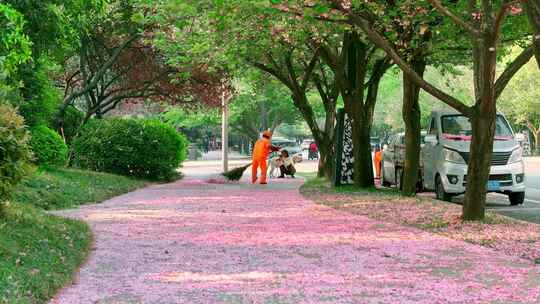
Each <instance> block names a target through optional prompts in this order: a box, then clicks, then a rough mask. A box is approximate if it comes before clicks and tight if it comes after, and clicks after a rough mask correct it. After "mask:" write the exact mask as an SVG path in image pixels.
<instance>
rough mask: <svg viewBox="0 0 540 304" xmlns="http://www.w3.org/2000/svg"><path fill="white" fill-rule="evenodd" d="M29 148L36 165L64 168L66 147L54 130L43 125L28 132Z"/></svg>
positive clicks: (66, 153) (66, 155) (66, 154)
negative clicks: (29, 133)
mask: <svg viewBox="0 0 540 304" xmlns="http://www.w3.org/2000/svg"><path fill="white" fill-rule="evenodd" d="M30 132H31V134H32V139H30V146H31V147H32V151H33V152H34V156H35V162H36V164H38V165H51V166H64V165H65V164H66V163H67V159H68V147H67V146H66V144H65V143H64V140H63V139H62V137H60V135H59V134H58V133H56V132H55V131H54V130H52V129H49V128H48V127H46V126H44V125H40V126H37V127H33V128H32V129H31V130H30Z"/></svg>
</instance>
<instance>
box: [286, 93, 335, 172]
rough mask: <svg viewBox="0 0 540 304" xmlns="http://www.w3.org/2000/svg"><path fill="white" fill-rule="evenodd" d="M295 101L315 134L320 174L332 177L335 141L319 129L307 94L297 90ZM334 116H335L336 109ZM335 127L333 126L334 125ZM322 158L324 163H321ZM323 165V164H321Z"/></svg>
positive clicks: (294, 95) (294, 96)
mask: <svg viewBox="0 0 540 304" xmlns="http://www.w3.org/2000/svg"><path fill="white" fill-rule="evenodd" d="M292 97H293V101H294V105H295V106H296V108H297V109H298V110H299V111H300V113H301V114H302V116H303V117H304V120H305V121H306V123H307V124H308V126H309V129H310V130H311V133H312V135H313V139H314V140H315V143H316V144H317V147H318V148H319V154H320V158H319V170H318V174H321V173H324V175H325V176H326V177H327V178H329V179H330V178H332V164H333V163H332V161H331V160H330V158H331V157H332V156H333V153H332V151H333V147H334V143H333V140H332V137H330V136H328V135H327V134H326V132H325V131H326V130H325V131H321V130H320V129H319V126H318V125H317V120H316V117H315V113H314V112H313V109H312V108H311V106H310V104H309V102H308V100H307V97H306V94H305V93H302V92H296V93H295V94H293V96H292ZM333 116H334V117H335V109H334V113H333ZM332 129H333V126H332ZM321 160H322V163H321ZM321 165H322V166H321Z"/></svg>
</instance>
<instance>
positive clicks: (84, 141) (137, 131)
mask: <svg viewBox="0 0 540 304" xmlns="http://www.w3.org/2000/svg"><path fill="white" fill-rule="evenodd" d="M187 144H188V143H187V140H186V138H185V137H184V136H183V135H181V134H179V133H178V132H176V130H174V129H173V128H172V127H170V126H168V125H166V124H164V123H162V122H160V121H157V120H137V119H118V118H117V119H105V120H102V119H97V120H93V121H91V122H89V123H88V124H87V125H85V126H84V127H83V128H82V130H81V131H80V134H79V136H78V137H77V138H76V139H75V140H74V141H73V144H72V149H73V154H74V155H73V156H74V159H73V162H74V165H76V166H78V167H81V168H87V169H91V170H96V171H104V172H110V173H116V174H122V175H127V176H135V177H140V178H148V179H169V178H171V177H173V176H174V175H176V169H177V168H178V167H179V166H180V164H181V163H182V162H183V161H184V160H185V158H186V150H187Z"/></svg>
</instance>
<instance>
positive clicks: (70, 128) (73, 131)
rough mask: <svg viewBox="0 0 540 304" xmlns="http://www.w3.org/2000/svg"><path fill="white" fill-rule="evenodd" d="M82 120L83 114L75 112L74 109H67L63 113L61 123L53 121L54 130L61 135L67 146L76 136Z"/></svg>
mask: <svg viewBox="0 0 540 304" xmlns="http://www.w3.org/2000/svg"><path fill="white" fill-rule="evenodd" d="M83 120H84V113H83V112H81V111H79V110H77V109H76V108H75V107H68V108H67V109H66V111H65V112H64V117H63V119H62V121H61V122H60V121H55V122H54V128H55V129H56V130H57V131H58V133H59V134H63V135H64V138H65V139H66V143H67V144H68V145H69V144H71V142H72V141H73V138H74V137H75V136H76V135H77V131H79V128H80V127H81V125H82V123H83Z"/></svg>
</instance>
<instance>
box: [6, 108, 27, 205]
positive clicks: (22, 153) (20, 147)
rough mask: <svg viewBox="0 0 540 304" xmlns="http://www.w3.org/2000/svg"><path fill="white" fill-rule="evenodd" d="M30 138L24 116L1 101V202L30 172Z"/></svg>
mask: <svg viewBox="0 0 540 304" xmlns="http://www.w3.org/2000/svg"><path fill="white" fill-rule="evenodd" d="M29 139H30V137H29V136H28V132H27V131H26V128H25V126H24V120H23V118H22V117H21V116H20V115H18V114H17V112H16V110H15V109H14V108H13V107H11V106H10V105H7V104H2V103H1V102H0V204H1V202H2V201H3V200H5V199H7V198H8V196H9V195H10V194H11V191H12V189H13V187H14V186H15V185H17V184H18V183H19V182H20V181H21V179H22V178H23V177H24V176H25V175H26V174H28V173H29V169H30V167H29V165H28V163H29V162H30V161H31V159H32V153H31V151H30V147H29V144H28V141H29ZM0 208H1V205H0ZM0 211H1V210H0Z"/></svg>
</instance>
